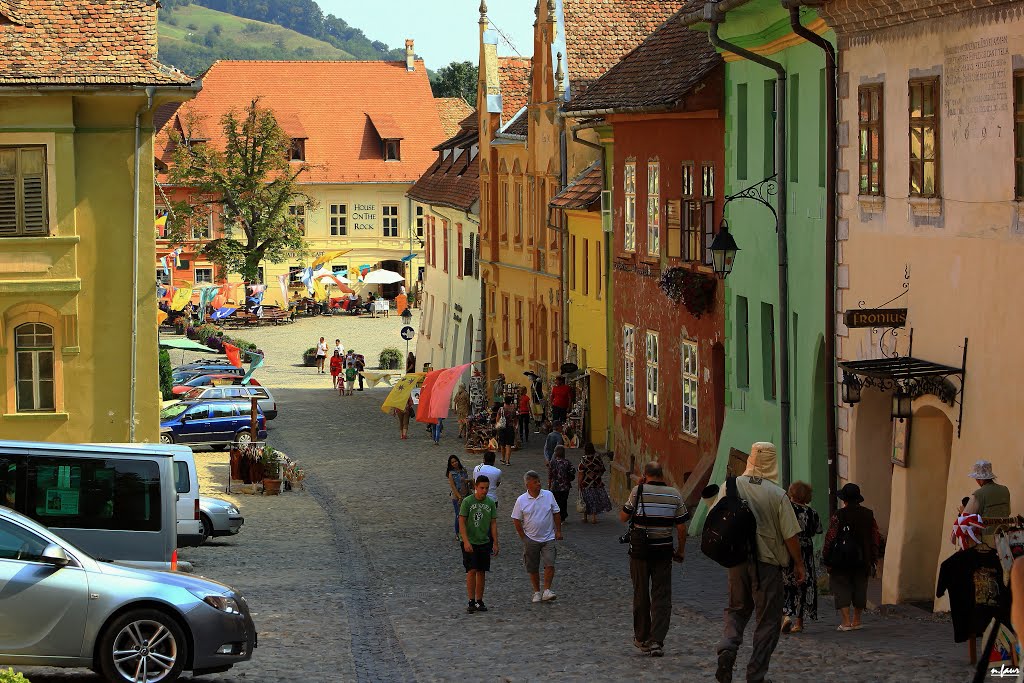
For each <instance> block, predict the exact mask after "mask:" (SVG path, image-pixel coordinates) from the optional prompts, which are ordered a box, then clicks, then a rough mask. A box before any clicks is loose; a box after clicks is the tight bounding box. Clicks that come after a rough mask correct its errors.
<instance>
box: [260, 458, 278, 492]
mask: <svg viewBox="0 0 1024 683" xmlns="http://www.w3.org/2000/svg"><path fill="white" fill-rule="evenodd" d="M260 459H261V460H262V461H263V493H264V494H266V495H268V496H276V495H279V494H280V493H281V456H279V455H278V454H277V451H276V450H274V449H273V448H271V447H270V446H266V447H265V448H264V449H263V456H262V457H261V458H260Z"/></svg>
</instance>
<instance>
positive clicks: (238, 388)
mask: <svg viewBox="0 0 1024 683" xmlns="http://www.w3.org/2000/svg"><path fill="white" fill-rule="evenodd" d="M254 396H255V397H256V402H257V403H258V404H259V407H260V410H262V411H263V414H264V415H265V416H266V418H267V419H268V420H273V419H274V418H275V417H277V401H275V400H274V397H273V396H272V395H271V394H270V391H268V390H267V388H266V387H262V386H249V385H246V386H242V385H238V384H233V385H228V386H212V385H211V386H202V387H192V388H191V389H189V390H188V391H187V392H185V393H184V394H181V395H180V396H178V397H177V398H178V399H179V400H182V401H198V400H199V399H203V400H206V401H209V400H215V401H251V400H252V398H253V397H254ZM169 403H171V402H170V401H166V402H165V403H164V406H165V407H166V406H167V405H168V404H169Z"/></svg>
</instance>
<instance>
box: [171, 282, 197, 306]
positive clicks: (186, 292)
mask: <svg viewBox="0 0 1024 683" xmlns="http://www.w3.org/2000/svg"><path fill="white" fill-rule="evenodd" d="M190 301H192V287H191V286H188V287H179V288H178V291H176V292H175V293H174V298H173V299H171V310H172V311H180V310H182V309H184V308H185V306H187V305H188V303H189V302H190Z"/></svg>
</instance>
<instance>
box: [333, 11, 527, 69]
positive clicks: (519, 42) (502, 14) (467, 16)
mask: <svg viewBox="0 0 1024 683" xmlns="http://www.w3.org/2000/svg"><path fill="white" fill-rule="evenodd" d="M317 2H318V3H319V5H320V7H321V9H323V11H324V14H333V15H335V16H336V17H340V18H342V19H344V20H345V21H346V22H347V23H348V24H349V25H350V26H355V27H357V28H360V29H362V30H363V33H365V34H366V35H367V36H368V37H369V38H370V39H371V40H380V41H382V42H385V43H387V44H388V47H392V48H396V47H397V48H401V47H404V46H405V39H406V38H412V39H413V40H415V41H416V47H415V49H416V54H417V55H419V56H420V57H422V58H423V59H424V61H425V62H426V64H427V68H429V69H433V70H435V71H436V70H437V69H440V68H441V67H443V66H445V65H447V64H449V63H451V62H463V61H469V62H472V63H473V64H476V63H477V61H478V57H479V54H480V47H479V27H478V23H477V22H478V21H479V20H480V13H479V8H480V0H317ZM535 5H536V0H487V17H488V19H490V21H491V26H492V28H497V29H499V30H500V31H501V32H502V33H503V34H504V35H505V36H507V37H508V39H509V40H511V42H512V44H513V45H514V46H515V49H513V48H511V47H510V46H509V44H508V43H507V42H505V41H504V40H502V42H501V43H500V44H499V46H498V54H500V55H508V56H512V55H515V54H517V53H518V54H520V55H522V56H524V57H529V56H531V55H532V54H533V18H534V17H533V8H534V6H535Z"/></svg>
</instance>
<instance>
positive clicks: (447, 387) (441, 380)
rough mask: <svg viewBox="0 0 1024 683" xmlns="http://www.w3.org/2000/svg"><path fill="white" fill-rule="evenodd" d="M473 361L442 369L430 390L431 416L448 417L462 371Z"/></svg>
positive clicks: (421, 400) (421, 401) (421, 404)
mask: <svg viewBox="0 0 1024 683" xmlns="http://www.w3.org/2000/svg"><path fill="white" fill-rule="evenodd" d="M471 365H472V363H466V364H465V365H459V366H456V367H454V368H448V369H447V370H440V371H439V373H440V374H439V375H438V376H437V381H435V382H434V386H433V388H432V390H431V392H430V415H431V417H440V418H445V417H448V408H449V407H450V406H451V404H452V392H453V391H455V385H456V384H458V383H459V380H460V379H461V378H462V373H464V372H465V371H466V369H467V368H468V367H470V366H471ZM420 406H421V407H420V410H422V409H423V408H422V406H423V398H422V396H421V397H420Z"/></svg>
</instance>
